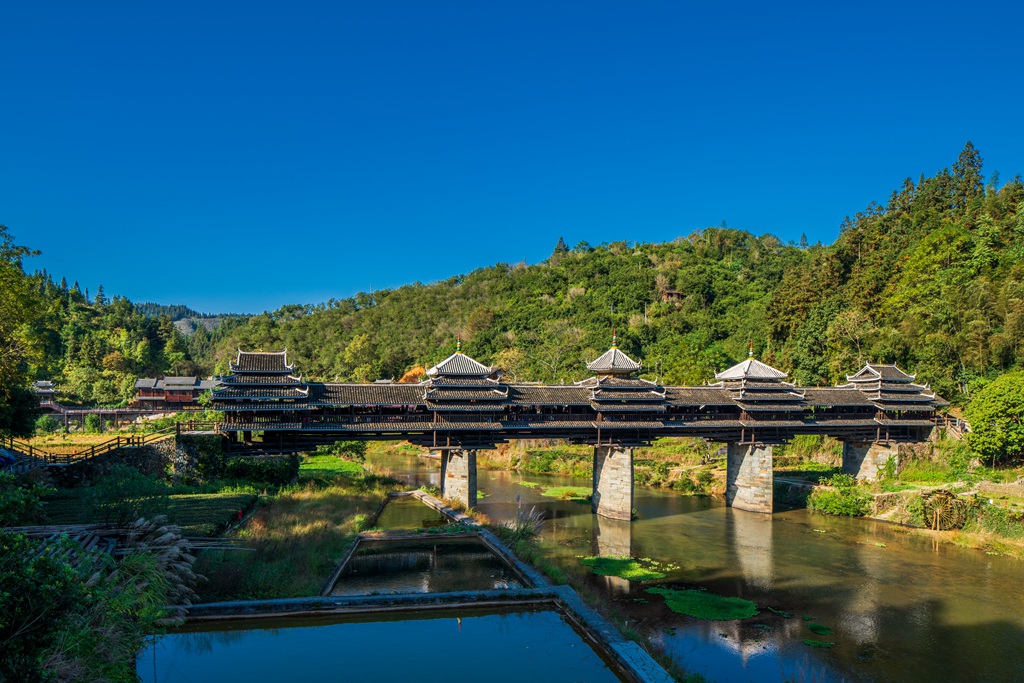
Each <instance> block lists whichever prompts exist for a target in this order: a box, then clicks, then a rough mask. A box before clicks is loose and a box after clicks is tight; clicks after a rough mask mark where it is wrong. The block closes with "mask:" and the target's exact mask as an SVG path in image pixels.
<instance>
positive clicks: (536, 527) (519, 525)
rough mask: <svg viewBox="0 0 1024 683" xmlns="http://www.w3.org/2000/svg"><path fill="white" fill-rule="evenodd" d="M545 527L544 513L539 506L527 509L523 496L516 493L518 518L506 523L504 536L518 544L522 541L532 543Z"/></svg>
mask: <svg viewBox="0 0 1024 683" xmlns="http://www.w3.org/2000/svg"><path fill="white" fill-rule="evenodd" d="M543 527H544V513H543V512H541V511H540V510H538V509H537V506H535V505H533V506H530V509H529V510H527V509H526V506H525V505H523V497H522V496H520V495H519V494H518V493H517V494H516V518H515V519H513V520H510V521H508V522H506V523H505V528H504V530H503V531H504V533H502V536H504V537H505V540H506V541H508V542H509V543H511V544H513V545H516V544H520V543H524V542H525V543H532V542H533V541H534V540H535V539H536V538H537V536H539V535H540V531H541V529H542V528H543Z"/></svg>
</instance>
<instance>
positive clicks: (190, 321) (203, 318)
mask: <svg viewBox="0 0 1024 683" xmlns="http://www.w3.org/2000/svg"><path fill="white" fill-rule="evenodd" d="M135 309H136V310H137V311H139V312H140V313H142V314H143V315H144V316H146V317H147V318H159V317H160V316H164V315H165V316H167V317H168V318H170V319H171V322H173V323H174V326H175V327H176V328H178V331H179V332H181V333H182V334H183V335H185V336H186V337H189V336H191V335H193V334H195V332H196V330H198V329H199V328H200V327H202V328H205V329H206V331H207V332H213V331H214V330H215V329H217V328H218V327H220V325H221V323H223V322H224V320H226V319H227V318H248V317H249V316H247V315H242V314H239V313H200V312H198V311H196V310H194V309H191V308H189V307H188V306H184V305H181V304H172V305H166V304H154V303H151V302H147V303H143V304H135Z"/></svg>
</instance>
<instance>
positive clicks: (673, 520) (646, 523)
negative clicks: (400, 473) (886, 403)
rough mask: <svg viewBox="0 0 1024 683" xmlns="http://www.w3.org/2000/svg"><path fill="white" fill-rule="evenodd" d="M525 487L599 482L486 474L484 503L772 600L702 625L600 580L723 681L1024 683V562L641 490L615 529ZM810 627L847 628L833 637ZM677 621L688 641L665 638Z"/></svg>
mask: <svg viewBox="0 0 1024 683" xmlns="http://www.w3.org/2000/svg"><path fill="white" fill-rule="evenodd" d="M418 471H420V472H421V473H422V472H423V470H418ZM524 482H526V483H538V484H541V485H542V486H545V485H546V486H561V485H576V486H581V485H582V486H586V485H587V484H588V481H587V480H573V479H566V478H559V477H544V476H525V475H520V474H517V473H509V472H481V473H480V487H481V488H483V489H485V490H486V491H487V492H488V496H487V497H486V498H483V499H482V500H481V502H480V506H479V507H480V508H481V510H482V511H483V512H484V513H486V514H487V515H488V516H490V517H491V518H492V519H494V520H495V521H501V520H505V519H511V518H512V517H513V516H514V514H515V509H516V504H515V497H516V494H517V493H519V494H521V496H522V498H523V500H524V503H525V504H526V505H536V506H537V507H538V509H541V510H542V511H544V513H545V514H546V515H547V517H548V519H549V521H548V523H547V524H546V525H545V530H544V534H543V539H542V548H543V549H544V552H545V553H546V554H547V555H548V556H549V557H551V558H552V560H553V561H555V562H557V563H559V564H562V565H563V566H565V567H567V568H573V569H579V566H580V565H579V558H580V557H582V556H584V555H591V554H605V555H625V554H629V555H632V556H634V557H650V558H653V559H655V560H657V561H659V562H663V563H674V564H676V565H678V566H679V568H678V569H676V570H673V571H672V572H671V573H670V575H669V577H668V578H667V579H666V580H665V581H666V582H667V583H677V584H681V585H685V586H696V587H701V588H706V589H708V590H710V591H712V592H715V593H719V594H722V595H728V596H737V597H743V598H747V599H750V600H753V601H755V602H756V603H757V604H758V605H759V606H761V608H762V614H761V615H760V616H759V617H757V618H755V619H751V620H745V621H744V622H738V623H736V622H702V621H697V620H693V619H689V618H687V617H682V616H679V615H676V614H674V613H672V612H670V611H668V610H667V609H665V608H664V606H663V605H662V604H661V602H660V600H658V599H651V600H650V602H649V603H646V604H645V603H641V602H635V600H637V599H638V598H639V599H648V598H651V596H650V595H646V594H645V593H644V592H643V589H644V586H643V585H637V584H633V585H630V584H628V582H623V581H622V580H616V581H614V582H613V581H606V580H605V579H604V578H603V577H597V576H594V575H590V577H589V580H590V581H591V582H592V585H593V586H594V587H596V588H600V589H602V590H605V591H607V593H608V594H609V595H610V596H611V597H612V598H613V599H614V600H615V601H616V603H617V605H618V608H619V609H620V611H622V612H624V613H625V614H626V615H627V616H628V618H629V620H630V623H636V624H640V625H641V626H643V627H645V628H647V629H648V630H650V631H651V632H653V633H655V634H659V636H658V637H660V638H663V639H664V642H665V644H666V646H667V647H668V648H670V650H671V651H672V652H673V653H674V654H675V656H677V657H678V659H679V661H680V662H681V663H682V664H683V665H684V666H687V667H688V668H690V669H692V670H694V671H698V672H701V673H703V674H705V675H706V676H708V677H709V678H710V679H712V680H715V681H720V682H724V681H751V680H757V681H760V680H768V681H778V680H781V679H782V675H781V673H780V672H781V671H783V670H785V671H789V672H794V671H798V670H802V671H803V672H804V674H803V677H804V679H805V680H809V679H810V678H811V673H814V675H815V676H816V677H817V680H842V679H845V680H876V681H923V680H933V681H1014V680H1020V681H1024V659H1022V658H1020V657H1019V656H1018V655H1019V653H1020V652H1024V617H1022V615H1024V569H1022V567H1024V565H1022V564H1021V563H1020V562H1019V561H1017V560H1013V559H1010V558H1006V557H997V556H987V555H985V554H984V553H982V552H980V551H977V550H972V549H966V548H960V547H956V546H950V545H936V544H935V543H934V541H933V540H932V539H930V538H927V537H923V536H918V535H914V534H908V533H906V532H905V531H903V530H901V529H900V528H898V527H895V526H892V525H887V524H884V523H880V522H872V521H868V520H857V519H840V518H831V517H826V516H823V515H817V514H814V513H809V512H807V511H806V510H790V511H786V512H781V513H777V514H775V515H772V516H766V515H758V514H752V513H745V512H743V511H739V510H731V509H729V508H725V507H724V505H723V504H722V502H721V501H718V500H715V499H712V498H707V497H687V496H681V495H678V494H675V493H672V492H668V491H659V490H651V489H644V488H641V487H638V488H637V489H636V497H635V501H634V505H635V507H636V508H637V510H638V513H639V519H637V520H636V521H634V522H633V523H632V524H627V523H622V522H619V523H615V522H614V521H613V520H605V519H603V518H598V517H596V516H595V515H593V514H591V512H590V508H589V507H588V506H586V505H581V504H578V503H573V502H569V501H561V500H556V499H551V498H546V497H544V496H543V495H542V493H541V491H540V488H541V487H527V486H523V485H522V484H523V483H524ZM620 525H621V526H620ZM627 548H628V549H629V552H628V553H627V552H625V550H626V549H627ZM767 607H772V608H775V609H777V610H780V611H783V612H789V613H792V614H793V616H792V617H790V618H787V617H785V616H781V615H777V614H773V613H771V612H769V611H767V609H766V608H767ZM804 616H808V617H812V618H813V620H812V621H805V620H804V619H803V617H804ZM809 623H821V624H825V625H827V626H830V627H831V628H833V629H834V633H833V634H832V635H830V636H828V637H827V638H820V637H819V636H817V635H816V634H814V633H813V632H812V631H810V630H809V628H808V624H809ZM757 625H760V627H757ZM666 628H669V629H675V635H668V634H664V633H662V629H666ZM807 638H810V639H824V640H827V641H830V642H835V646H834V647H833V648H831V649H828V650H818V649H812V648H809V647H807V646H806V645H804V644H803V642H802V641H803V640H804V639H807ZM823 676H824V677H825V678H822V677H823Z"/></svg>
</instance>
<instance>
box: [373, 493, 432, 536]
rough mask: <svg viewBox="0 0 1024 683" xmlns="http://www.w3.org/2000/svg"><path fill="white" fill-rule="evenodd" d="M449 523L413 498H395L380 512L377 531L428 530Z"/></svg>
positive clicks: (376, 525)
mask: <svg viewBox="0 0 1024 683" xmlns="http://www.w3.org/2000/svg"><path fill="white" fill-rule="evenodd" d="M447 524H450V521H449V520H448V518H447V517H445V516H444V515H443V514H441V513H440V512H438V511H437V510H435V509H434V508H432V507H430V506H428V505H424V504H423V502H422V501H420V499H419V498H416V497H414V496H395V497H393V498H391V499H390V500H389V501H388V502H387V504H386V505H385V506H384V509H383V510H381V513H380V516H379V517H378V518H377V522H376V523H375V524H374V526H375V527H377V528H378V529H388V530H393V529H429V528H432V527H438V526H445V525H447Z"/></svg>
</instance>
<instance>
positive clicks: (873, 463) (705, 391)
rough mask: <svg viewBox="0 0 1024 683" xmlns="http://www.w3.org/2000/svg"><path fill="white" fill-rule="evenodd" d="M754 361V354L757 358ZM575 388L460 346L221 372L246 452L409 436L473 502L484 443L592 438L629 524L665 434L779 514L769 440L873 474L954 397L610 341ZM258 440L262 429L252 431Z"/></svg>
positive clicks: (888, 371) (221, 392)
mask: <svg viewBox="0 0 1024 683" xmlns="http://www.w3.org/2000/svg"><path fill="white" fill-rule="evenodd" d="M751 356H752V354H751ZM587 368H588V369H589V370H590V371H591V373H592V374H593V376H592V377H591V378H589V379H586V380H583V381H581V382H576V383H574V384H570V385H565V384H562V385H541V384H506V383H504V382H502V381H501V377H502V373H501V370H500V369H498V368H494V367H489V366H486V365H483V364H482V363H479V362H477V361H476V360H474V359H472V358H470V357H469V356H466V355H465V354H463V353H462V352H461V348H460V349H459V350H458V351H456V353H454V354H452V355H451V356H449V357H448V358H446V359H445V360H443V361H441V362H440V363H438V364H437V365H435V366H433V367H432V368H430V369H429V370H428V371H427V377H426V379H425V380H424V381H422V382H418V383H410V384H404V383H397V382H375V383H372V384H324V383H315V382H308V381H305V380H303V379H302V376H301V375H299V374H296V373H295V368H294V366H293V365H291V364H289V363H288V359H287V351H281V352H273V353H263V352H245V351H241V350H239V352H238V356H237V359H236V362H235V363H233V364H232V365H231V374H230V375H228V376H226V377H222V378H221V379H220V381H221V384H220V387H219V388H217V389H215V390H214V392H213V407H214V409H216V410H220V411H223V412H224V414H225V420H224V421H223V422H221V423H218V424H217V425H216V427H215V429H216V431H217V432H219V433H220V434H222V435H223V436H224V438H225V447H226V448H227V449H228V450H229V451H232V452H236V453H283V452H294V451H302V450H310V449H312V448H314V447H315V446H316V445H318V444H329V443H333V442H334V441H337V440H381V439H401V440H408V441H410V442H412V443H415V444H418V445H421V446H423V447H424V448H427V449H430V450H432V451H437V452H438V454H439V455H440V457H441V463H442V477H441V479H442V492H443V493H444V495H445V496H447V497H449V498H453V499H457V500H460V501H462V502H463V503H464V504H466V505H467V506H470V507H472V506H474V505H475V504H476V451H477V450H478V449H482V448H484V449H485V448H493V447H495V446H496V445H497V444H499V443H502V442H505V441H508V440H510V439H536V438H543V439H562V440H565V441H568V442H570V443H577V444H589V445H592V446H594V509H595V511H596V512H597V513H598V514H601V515H604V516H608V517H613V518H619V519H628V518H629V516H630V514H631V511H632V500H633V466H632V458H633V448H634V447H636V446H641V445H645V444H648V443H650V442H651V441H652V440H654V439H657V438H662V437H668V436H689V437H700V438H704V439H707V440H710V441H715V442H719V443H725V444H727V447H726V456H727V470H728V475H727V493H726V501H727V503H728V504H729V505H732V506H734V507H737V508H741V509H745V510H752V511H758V512H771V509H772V504H773V494H772V468H771V465H772V446H773V445H774V444H780V443H785V442H787V441H789V440H791V439H792V438H793V437H795V436H798V435H801V434H814V435H824V436H831V437H834V438H837V439H840V440H842V441H843V442H844V453H843V463H844V469H845V470H846V471H849V472H851V473H853V474H855V475H857V476H859V477H861V478H866V479H870V478H873V477H874V476H875V475H876V474H877V471H878V469H879V468H880V467H882V466H883V465H884V464H885V461H886V460H888V458H889V457H891V456H892V455H893V454H894V453H895V450H896V445H897V444H899V443H901V442H904V443H905V442H919V441H924V440H926V439H928V438H929V435H930V434H931V432H932V430H933V429H934V428H935V426H936V420H937V416H936V408H939V407H942V406H946V405H948V403H947V402H946V401H944V400H943V399H941V398H940V397H938V396H936V395H935V394H934V392H932V391H931V390H929V388H928V387H927V386H924V385H921V384H916V383H915V382H914V379H915V378H914V377H913V376H912V375H908V374H906V373H904V372H903V371H901V370H900V369H899V368H897V367H896V366H894V365H874V364H868V365H865V366H864V367H863V368H861V369H860V370H858V371H857V372H856V373H854V374H852V375H848V376H847V380H848V381H847V383H846V384H843V385H841V386H835V387H809V388H805V387H797V386H796V385H795V384H793V383H791V382H788V381H786V378H787V374H786V373H784V372H782V371H780V370H777V369H775V368H772V367H770V366H768V365H766V364H765V363H762V362H760V361H758V360H755V359H754V358H753V357H751V358H748V359H747V360H745V361H743V362H742V363H739V364H737V365H735V366H733V367H732V368H729V369H727V370H725V371H723V372H720V373H718V374H716V375H715V380H716V381H715V383H713V384H707V385H703V386H696V387H673V386H661V385H659V384H657V383H655V382H651V381H648V380H645V379H642V378H640V377H638V376H637V375H638V373H639V371H640V370H641V364H640V363H637V362H635V361H634V360H633V359H631V358H629V357H628V356H627V355H626V354H624V353H623V352H622V351H620V350H619V349H618V348H617V345H616V344H615V341H614V339H613V343H612V348H610V349H609V350H608V351H607V352H606V353H604V354H602V355H601V356H600V357H599V358H597V359H596V360H594V361H593V362H591V363H588V364H587ZM254 434H257V435H259V438H258V439H254Z"/></svg>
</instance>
